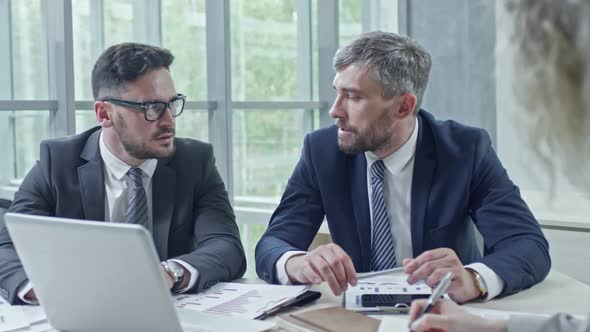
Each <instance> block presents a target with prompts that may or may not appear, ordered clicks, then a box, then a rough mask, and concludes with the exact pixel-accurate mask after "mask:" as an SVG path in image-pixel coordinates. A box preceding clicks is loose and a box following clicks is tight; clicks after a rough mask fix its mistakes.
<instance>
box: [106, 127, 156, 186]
mask: <svg viewBox="0 0 590 332" xmlns="http://www.w3.org/2000/svg"><path fill="white" fill-rule="evenodd" d="M102 134H103V133H102V131H101V133H100V139H99V142H100V143H99V147H100V155H101V156H102V160H103V161H104V164H105V167H106V168H107V169H108V170H109V171H110V172H111V173H112V174H113V175H114V176H115V178H116V179H117V180H119V181H123V177H124V176H125V175H127V172H128V171H129V169H131V167H132V166H130V165H128V164H127V163H126V162H124V161H122V160H121V159H119V158H117V157H116V156H115V155H114V154H113V153H112V152H111V151H110V150H109V148H108V147H107V145H106V144H105V142H104V138H103V136H102ZM157 165H158V160H157V159H146V160H144V162H143V163H141V165H139V166H137V167H139V168H140V169H141V170H142V171H143V172H144V173H145V174H147V176H149V177H150V178H151V177H152V176H153V175H154V172H155V171H156V166H157Z"/></svg>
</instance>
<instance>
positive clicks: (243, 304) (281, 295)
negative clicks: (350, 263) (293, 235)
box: [174, 282, 309, 319]
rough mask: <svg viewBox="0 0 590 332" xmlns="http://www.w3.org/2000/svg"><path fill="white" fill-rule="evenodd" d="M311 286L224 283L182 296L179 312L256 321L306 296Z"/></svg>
mask: <svg viewBox="0 0 590 332" xmlns="http://www.w3.org/2000/svg"><path fill="white" fill-rule="evenodd" d="M308 289H309V286H277V285H266V284H240V283H231V282H220V283H218V284H216V285H215V286H213V287H211V288H209V289H207V290H206V291H204V292H201V293H199V294H196V295H184V294H183V295H178V296H176V297H175V300H174V301H175V305H176V307H178V308H184V309H190V310H196V311H200V312H205V313H209V314H217V315H224V316H230V317H240V318H246V319H255V318H257V317H259V316H262V315H264V314H265V313H266V312H267V311H270V310H272V309H274V308H276V307H277V306H281V305H282V304H283V303H286V302H288V301H290V300H292V299H293V298H295V297H297V296H299V295H301V294H303V293H304V292H306V291H307V290H308Z"/></svg>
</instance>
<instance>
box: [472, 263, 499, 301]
mask: <svg viewBox="0 0 590 332" xmlns="http://www.w3.org/2000/svg"><path fill="white" fill-rule="evenodd" d="M465 267H468V268H470V269H472V270H474V271H475V272H477V273H479V276H480V277H481V278H482V279H483V281H484V282H485V284H486V287H487V289H488V295H487V296H486V298H485V299H484V301H489V300H491V299H493V298H494V297H496V296H498V295H500V293H502V290H503V289H504V280H502V278H500V277H499V276H498V275H497V274H496V272H494V271H493V270H492V269H490V268H489V267H488V266H487V265H485V264H483V263H473V264H469V265H465Z"/></svg>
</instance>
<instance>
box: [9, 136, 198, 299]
mask: <svg viewBox="0 0 590 332" xmlns="http://www.w3.org/2000/svg"><path fill="white" fill-rule="evenodd" d="M99 148H100V155H101V157H102V160H103V162H104V168H103V170H104V183H105V193H106V197H105V212H106V213H105V221H106V222H122V223H124V222H125V220H126V219H127V207H128V205H129V197H130V195H131V190H132V189H133V182H132V181H131V179H130V178H129V176H127V172H128V171H129V169H131V167H132V166H129V165H127V163H125V162H124V161H122V160H121V159H119V158H117V157H116V156H115V155H114V154H113V153H112V152H111V151H110V150H109V148H108V147H107V146H106V144H105V142H104V138H103V136H102V132H101V133H100V139H99ZM157 165H158V160H157V159H147V160H145V161H144V162H143V163H142V164H141V165H139V166H137V167H138V168H140V169H141V170H142V182H143V187H144V190H145V194H146V198H147V206H148V225H147V228H148V230H149V231H150V233H151V232H152V231H153V216H152V206H153V205H152V177H153V175H154V172H155V171H156V166H157ZM171 261H174V262H176V263H178V264H181V265H182V266H183V267H184V268H185V269H187V270H188V271H189V272H190V280H189V283H188V286H187V287H186V288H184V289H182V290H179V293H183V292H186V291H187V290H189V289H191V288H192V287H193V286H194V285H195V283H196V282H197V279H198V277H199V271H197V269H195V268H194V267H193V266H192V265H190V264H188V263H187V262H185V261H182V260H178V259H171ZM31 288H33V285H32V284H31V282H28V283H27V284H25V286H24V287H22V288H21V289H20V290H19V292H18V297H19V298H20V299H21V300H23V301H25V302H27V303H30V304H32V303H31V302H30V301H27V300H25V299H24V296H25V294H27V292H28V291H29V290H30V289H31Z"/></svg>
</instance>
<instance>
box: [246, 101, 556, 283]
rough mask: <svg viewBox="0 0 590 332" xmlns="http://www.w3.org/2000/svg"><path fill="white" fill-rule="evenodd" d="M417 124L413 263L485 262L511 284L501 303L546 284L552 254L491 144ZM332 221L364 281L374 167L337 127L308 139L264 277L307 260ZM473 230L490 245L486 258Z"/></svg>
mask: <svg viewBox="0 0 590 332" xmlns="http://www.w3.org/2000/svg"><path fill="white" fill-rule="evenodd" d="M418 121H419V122H420V126H419V128H420V129H419V132H418V141H417V146H416V154H415V161H414V175H413V179H412V192H411V234H412V246H413V248H412V251H413V254H414V257H416V256H418V255H420V253H422V252H424V251H426V250H430V249H435V248H442V247H446V248H451V249H453V250H455V252H457V254H458V256H459V258H460V259H461V261H462V262H463V264H469V263H473V262H481V263H483V264H485V265H486V266H488V267H489V268H491V269H492V270H493V271H494V272H496V274H498V276H500V278H502V279H503V280H504V282H505V286H504V290H503V292H502V293H501V294H500V295H507V294H511V293H514V292H517V291H519V290H521V289H524V288H527V287H530V286H532V285H534V284H536V283H538V282H540V281H541V280H543V279H544V278H545V276H546V275H547V273H548V272H549V269H550V267H551V260H550V258H549V245H548V243H547V241H546V240H545V237H544V236H543V233H542V232H541V229H540V227H539V224H538V223H537V221H536V220H535V218H534V217H533V215H532V214H531V212H530V210H529V208H528V207H527V205H526V203H525V202H524V201H523V200H522V198H521V197H520V192H519V190H518V187H517V186H515V185H514V183H512V181H511V180H510V178H509V177H508V175H507V173H506V170H505V169H504V168H503V167H502V164H501V163H500V160H499V159H498V157H497V155H496V153H495V151H494V149H493V148H492V145H491V140H490V137H489V136H488V134H487V133H486V132H485V131H484V130H482V129H478V128H473V127H468V126H464V125H461V124H459V123H457V122H454V121H444V122H442V121H437V120H435V119H434V117H433V116H432V115H431V114H429V113H427V112H425V111H423V110H421V111H420V112H419V113H418ZM324 216H326V218H327V221H328V226H329V229H330V234H331V236H332V240H333V241H334V243H336V244H338V245H339V246H341V247H342V248H343V249H344V250H345V251H346V252H347V253H348V255H350V257H351V258H352V261H353V263H354V266H355V268H356V270H357V272H365V271H369V269H370V254H371V224H370V214H369V201H368V194H367V162H366V157H365V155H364V154H363V153H360V154H355V155H347V154H345V153H343V152H342V151H341V150H340V149H339V147H338V143H337V127H336V126H331V127H328V128H324V129H320V130H317V131H315V132H312V133H310V134H308V135H307V136H306V137H305V141H304V146H303V151H302V154H301V158H300V159H299V162H298V164H297V166H296V167H295V170H294V171H293V175H292V176H291V178H290V179H289V182H288V184H287V187H286V189H285V193H284V194H283V197H282V199H281V202H280V204H279V206H278V207H277V209H276V211H275V212H274V214H273V215H272V217H271V220H270V223H269V227H268V229H267V230H266V232H265V233H264V235H263V237H262V239H261V240H260V242H259V243H258V245H257V247H256V271H257V273H258V275H259V276H260V277H261V278H262V279H264V280H266V281H267V282H270V283H277V282H278V280H277V274H276V269H275V264H276V262H277V260H278V259H279V258H280V257H281V255H283V254H284V253H285V252H287V251H290V250H307V248H308V247H309V245H310V244H311V242H312V240H313V238H314V237H315V235H316V233H317V231H318V229H319V227H320V225H321V224H322V221H323V219H324ZM470 219H472V220H473V223H472V222H471V220H470ZM473 224H475V225H476V227H477V228H478V230H479V231H480V232H481V234H482V235H483V237H484V255H483V257H482V255H481V253H480V251H479V250H478V249H477V246H476V242H475V238H474V236H473V234H474V233H473Z"/></svg>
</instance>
